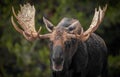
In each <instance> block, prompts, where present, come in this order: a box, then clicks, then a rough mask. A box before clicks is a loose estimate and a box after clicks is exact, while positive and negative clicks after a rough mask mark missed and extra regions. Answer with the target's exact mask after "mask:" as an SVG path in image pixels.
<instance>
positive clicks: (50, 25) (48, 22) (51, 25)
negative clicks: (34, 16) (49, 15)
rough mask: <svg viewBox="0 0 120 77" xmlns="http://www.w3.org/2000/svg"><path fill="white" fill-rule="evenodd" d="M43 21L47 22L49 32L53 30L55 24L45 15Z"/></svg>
mask: <svg viewBox="0 0 120 77" xmlns="http://www.w3.org/2000/svg"><path fill="white" fill-rule="evenodd" d="M43 22H44V23H45V26H46V28H47V30H48V31H49V32H52V31H53V29H54V26H53V24H52V23H51V22H50V21H48V20H47V19H46V18H45V17H43Z"/></svg>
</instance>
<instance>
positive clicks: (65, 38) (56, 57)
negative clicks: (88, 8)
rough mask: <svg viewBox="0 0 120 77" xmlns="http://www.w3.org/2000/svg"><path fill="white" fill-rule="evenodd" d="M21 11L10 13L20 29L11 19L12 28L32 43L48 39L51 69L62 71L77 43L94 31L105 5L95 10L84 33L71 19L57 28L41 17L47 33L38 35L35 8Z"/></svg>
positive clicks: (75, 21)
mask: <svg viewBox="0 0 120 77" xmlns="http://www.w3.org/2000/svg"><path fill="white" fill-rule="evenodd" d="M20 8H21V10H20V11H19V12H18V14H17V15H16V13H15V11H14V8H13V7H12V12H13V15H14V16H15V18H16V19H17V22H18V23H19V25H20V27H21V28H19V27H18V26H17V24H16V23H15V22H14V20H13V16H12V17H11V22H12V24H13V26H14V28H15V29H16V30H17V31H18V32H19V33H20V34H22V35H23V36H24V37H25V38H26V39H27V40H29V41H34V40H35V39H37V38H39V39H49V40H50V50H51V58H50V60H51V67H52V69H53V70H54V71H61V70H63V69H64V67H63V65H64V64H65V63H66V61H69V60H70V59H71V57H72V56H73V55H74V53H75V49H76V48H77V44H78V43H77V41H82V42H84V41H86V40H87V39H89V37H90V35H91V33H93V32H94V31H96V29H97V28H98V27H99V25H100V23H101V22H102V20H103V17H104V14H105V11H106V9H107V5H106V6H105V7H103V9H101V7H99V9H97V8H95V13H94V17H93V20H92V23H91V25H90V27H89V28H88V29H87V30H86V31H84V30H83V28H82V26H81V24H80V23H79V21H78V20H76V19H73V18H63V19H62V20H61V21H60V23H58V25H57V26H54V25H53V24H52V23H51V22H50V21H49V20H47V19H46V18H45V17H43V22H44V23H45V26H46V28H47V30H48V31H49V33H47V34H40V31H41V29H42V28H41V27H40V28H39V30H38V31H36V29H35V8H34V6H31V5H30V4H29V3H27V4H25V5H23V6H21V5H20Z"/></svg>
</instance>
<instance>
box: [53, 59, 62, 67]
mask: <svg viewBox="0 0 120 77" xmlns="http://www.w3.org/2000/svg"><path fill="white" fill-rule="evenodd" d="M63 60H64V59H63V58H53V62H54V63H55V64H56V65H61V64H62V63H63Z"/></svg>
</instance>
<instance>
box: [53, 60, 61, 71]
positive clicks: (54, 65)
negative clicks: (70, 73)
mask: <svg viewBox="0 0 120 77" xmlns="http://www.w3.org/2000/svg"><path fill="white" fill-rule="evenodd" d="M52 69H53V71H62V70H63V63H62V64H60V65H56V64H55V63H54V62H53V65H52Z"/></svg>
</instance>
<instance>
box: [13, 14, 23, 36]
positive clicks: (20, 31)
mask: <svg viewBox="0 0 120 77" xmlns="http://www.w3.org/2000/svg"><path fill="white" fill-rule="evenodd" d="M11 22H12V24H13V26H14V28H15V29H16V30H17V31H18V32H19V33H21V34H22V33H23V30H21V29H20V28H18V26H17V25H16V24H15V22H14V20H13V16H11Z"/></svg>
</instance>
